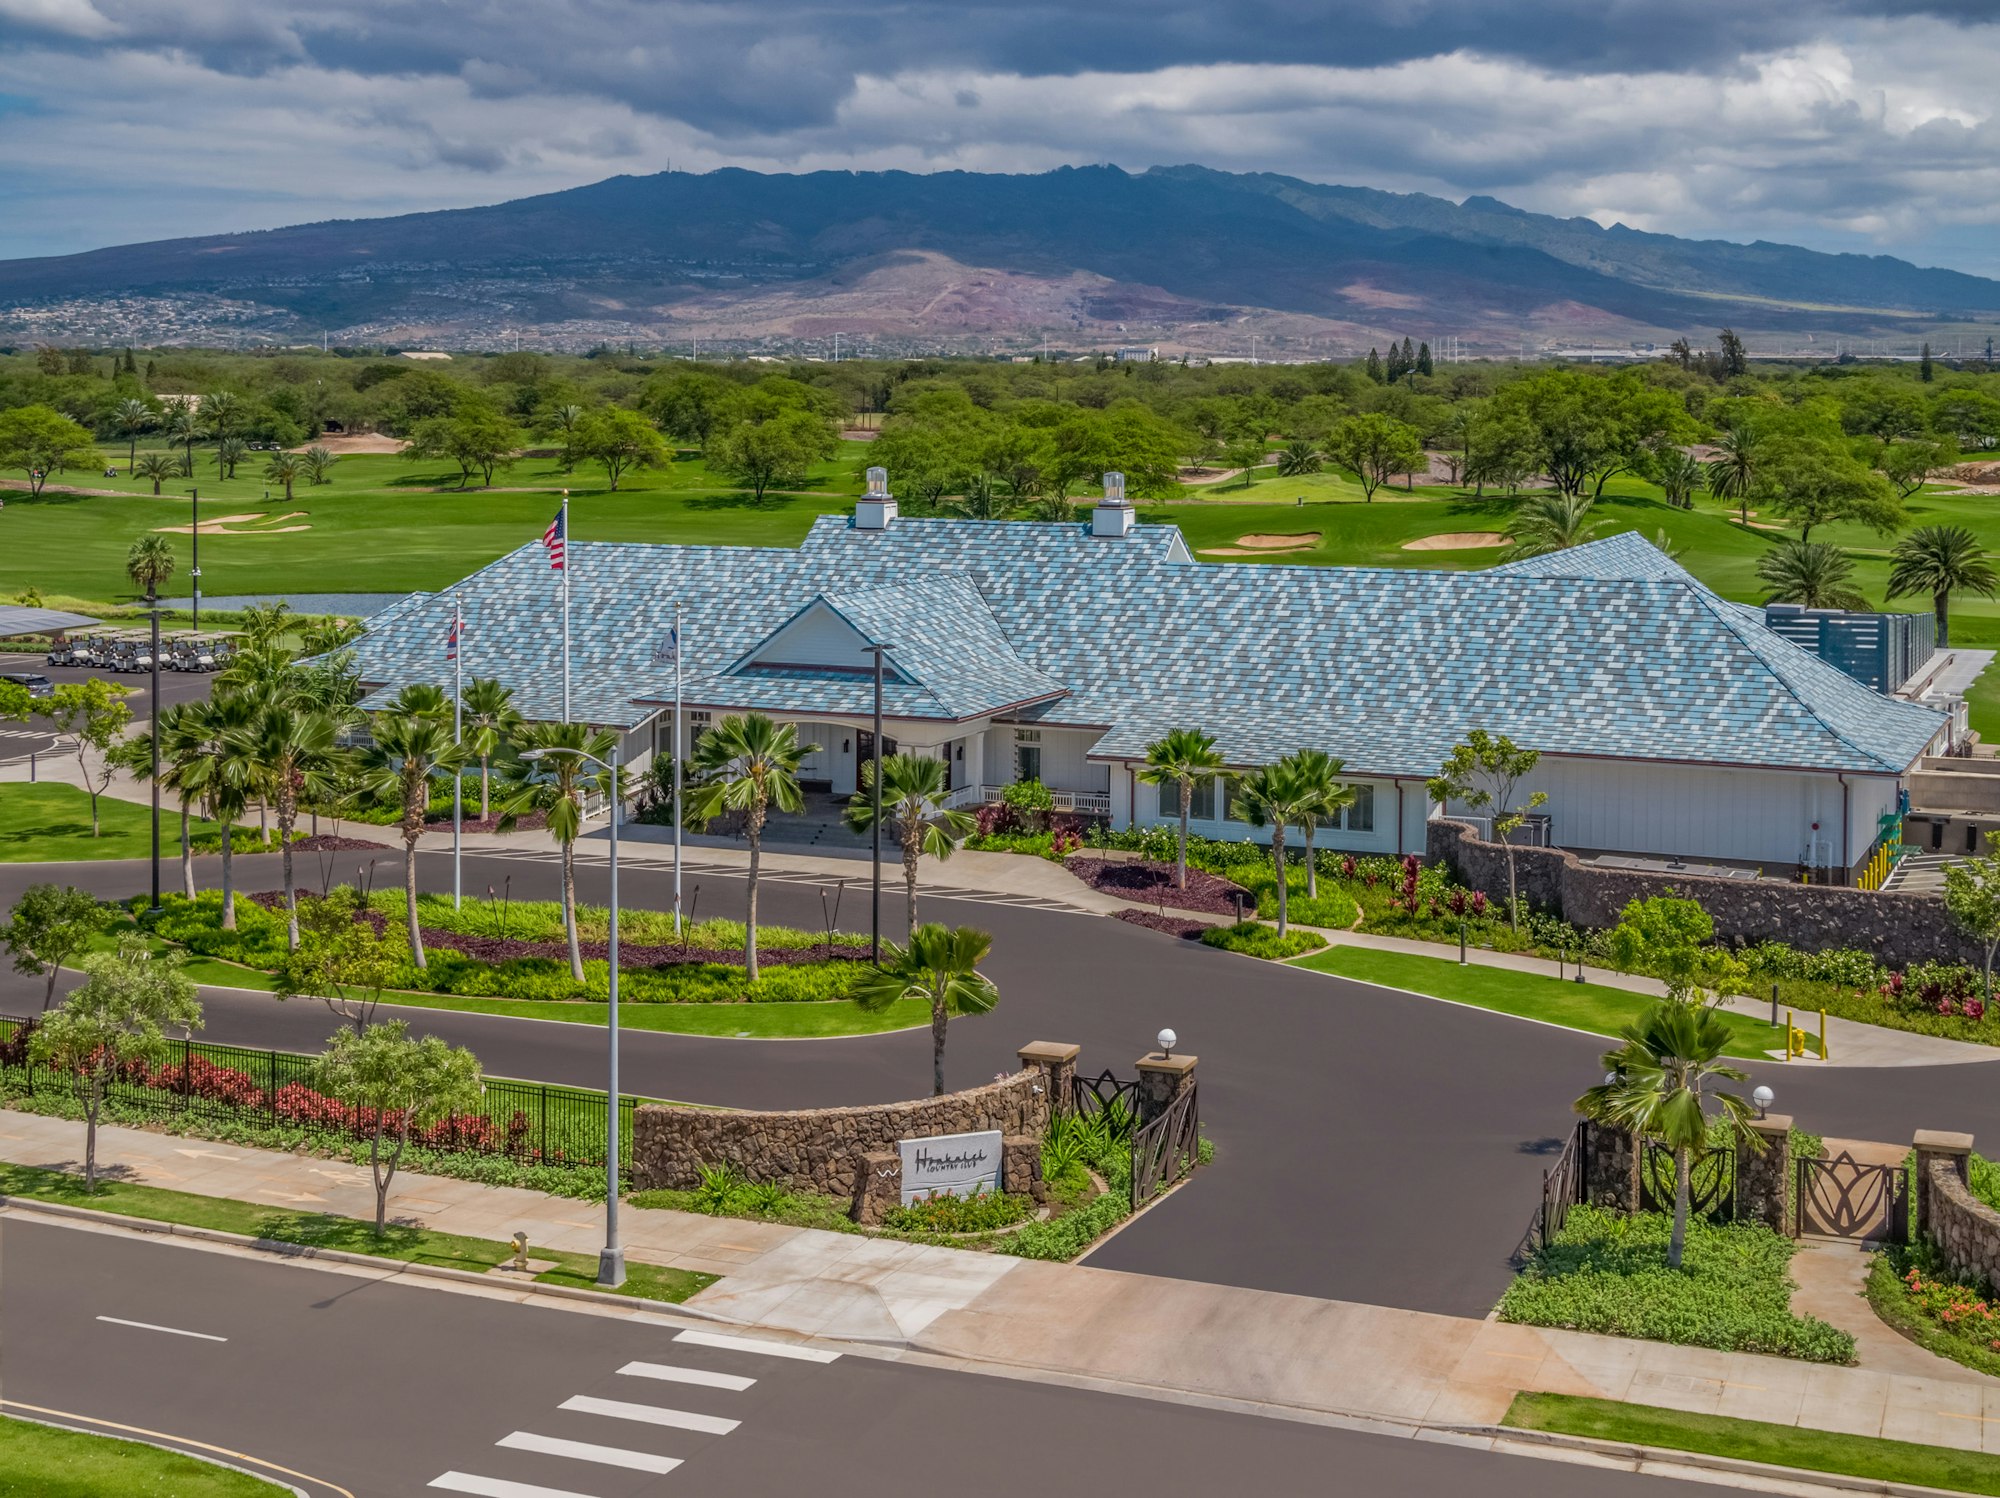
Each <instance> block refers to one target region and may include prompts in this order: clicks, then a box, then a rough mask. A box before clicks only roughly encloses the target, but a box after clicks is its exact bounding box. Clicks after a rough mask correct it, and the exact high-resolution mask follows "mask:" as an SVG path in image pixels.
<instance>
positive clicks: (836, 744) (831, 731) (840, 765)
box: [793, 723, 854, 796]
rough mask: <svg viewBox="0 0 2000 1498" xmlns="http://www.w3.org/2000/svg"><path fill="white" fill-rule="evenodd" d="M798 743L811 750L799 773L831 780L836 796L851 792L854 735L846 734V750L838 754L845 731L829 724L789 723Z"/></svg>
mask: <svg viewBox="0 0 2000 1498" xmlns="http://www.w3.org/2000/svg"><path fill="white" fill-rule="evenodd" d="M793 727H794V729H795V730H796V731H797V733H798V738H799V742H800V743H801V744H811V745H812V746H813V748H814V749H815V751H817V752H815V753H813V754H809V755H807V756H806V761H805V764H804V765H803V766H801V767H800V770H799V773H800V774H801V775H803V776H804V777H805V778H806V779H807V780H831V781H832V782H833V789H834V793H835V794H836V795H842V796H847V795H852V794H853V793H854V752H853V751H854V736H853V735H852V734H846V736H845V737H846V743H847V748H848V752H847V753H846V754H844V755H843V754H842V753H841V752H840V745H841V742H842V736H843V733H844V732H845V731H844V730H843V729H841V728H839V727H838V726H836V725H835V724H832V723H797V724H794V725H793Z"/></svg>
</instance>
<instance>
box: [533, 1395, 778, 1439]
mask: <svg viewBox="0 0 2000 1498" xmlns="http://www.w3.org/2000/svg"><path fill="white" fill-rule="evenodd" d="M556 1408H558V1409H564V1410H575V1411H576V1412H577V1413H578V1414H581V1415H603V1416H605V1417H607V1418H609V1419H612V1420H637V1421H639V1422H640V1423H641V1424H644V1425H664V1426H667V1427H669V1428H670V1429H673V1430H692V1431H698V1432H699V1433H700V1434H702V1435H705V1436H726V1435H728V1434H729V1433H730V1432H731V1431H732V1430H734V1429H736V1427H737V1426H739V1425H741V1424H742V1423H743V1422H742V1421H741V1420H725V1419H723V1418H722V1417H721V1416H720V1415H697V1414H696V1413H695V1412H694V1411H693V1410H669V1409H662V1408H661V1407H660V1406H659V1405H656V1404H633V1403H632V1402H631V1401H629V1400H624V1399H599V1398H598V1397H597V1396H596V1395H594V1394H572V1395H571V1396H570V1397H569V1398H568V1399H565V1400H564V1401H563V1402H562V1403H561V1404H559V1405H558V1406H556Z"/></svg>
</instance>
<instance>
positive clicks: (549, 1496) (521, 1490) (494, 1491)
mask: <svg viewBox="0 0 2000 1498" xmlns="http://www.w3.org/2000/svg"><path fill="white" fill-rule="evenodd" d="M430 1485H431V1486H432V1487H434V1488H443V1489H444V1490H445V1491H446V1492H447V1493H474V1494H477V1495H478V1498H591V1495H590V1494H589V1493H577V1492H572V1491H571V1490H570V1489H568V1488H545V1487H540V1486H538V1485H537V1484H535V1483H532V1482H509V1481H507V1479H506V1478H504V1477H476V1476H474V1475H473V1474H472V1473H470V1472H447V1473H445V1474H444V1476H442V1477H434V1478H432V1479H431V1483H430Z"/></svg>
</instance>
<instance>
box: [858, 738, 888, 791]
mask: <svg viewBox="0 0 2000 1498" xmlns="http://www.w3.org/2000/svg"><path fill="white" fill-rule="evenodd" d="M854 747H855V748H856V749H857V750H858V751H859V753H858V754H857V755H856V757H855V761H854V766H855V768H854V775H855V779H856V780H859V779H860V777H861V766H863V765H865V764H868V763H869V762H870V761H872V760H873V759H874V758H875V731H874V730H873V729H872V728H864V729H862V730H860V731H859V732H858V733H856V734H855V735H854ZM895 752H896V741H895V740H894V739H892V738H890V737H889V735H887V734H886V733H885V734H883V735H882V758H884V759H887V758H888V757H889V756H890V755H892V754H894V753H895Z"/></svg>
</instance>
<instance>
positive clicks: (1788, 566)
mask: <svg viewBox="0 0 2000 1498" xmlns="http://www.w3.org/2000/svg"><path fill="white" fill-rule="evenodd" d="M1757 577H1758V580H1759V581H1760V582H1762V583H1763V584H1764V586H1765V587H1767V588H1769V589H1770V590H1771V596H1770V598H1769V599H1768V600H1767V602H1770V603H1796V604H1799V605H1802V606H1803V607H1805V608H1809V609H1865V608H1867V607H1868V600H1867V599H1866V598H1863V597H1862V596H1861V593H1860V590H1858V589H1857V588H1856V587H1855V586H1854V563H1853V562H1851V561H1849V560H1848V558H1847V553H1846V552H1844V551H1842V550H1841V549H1840V548H1839V547H1838V546H1835V545H1832V544H1831V543H1830V542H1826V541H1780V542H1779V543H1778V544H1777V545H1776V546H1773V547H1772V548H1771V549H1770V550H1769V551H1767V552H1765V553H1764V555H1763V558H1762V559H1761V560H1760V561H1759V562H1758V563H1757Z"/></svg>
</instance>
